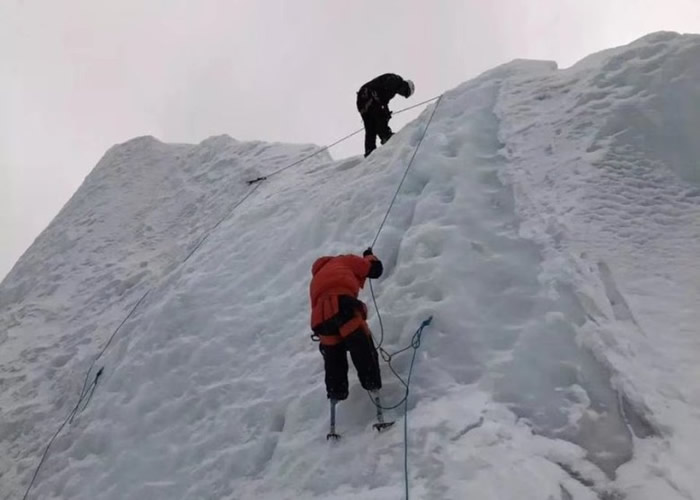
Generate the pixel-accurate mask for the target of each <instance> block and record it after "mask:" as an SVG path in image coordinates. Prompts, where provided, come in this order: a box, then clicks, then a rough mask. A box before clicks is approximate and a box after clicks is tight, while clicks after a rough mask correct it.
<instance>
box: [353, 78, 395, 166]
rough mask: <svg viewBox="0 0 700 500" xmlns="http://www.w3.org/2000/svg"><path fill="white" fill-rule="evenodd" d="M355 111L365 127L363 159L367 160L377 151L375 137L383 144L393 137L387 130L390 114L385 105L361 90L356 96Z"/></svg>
mask: <svg viewBox="0 0 700 500" xmlns="http://www.w3.org/2000/svg"><path fill="white" fill-rule="evenodd" d="M357 110H358V111H359V112H360V116H362V121H363V123H364V125H365V158H367V157H368V156H369V154H370V153H371V152H372V151H374V150H375V149H377V136H379V139H380V140H381V142H382V144H384V143H385V142H386V141H388V140H389V138H390V137H391V136H392V135H393V132H392V131H391V128H389V119H390V118H391V112H389V108H387V107H386V106H385V105H382V104H381V103H379V102H377V101H376V100H374V98H373V97H372V96H371V93H370V92H369V91H362V90H360V92H359V93H358V94H357Z"/></svg>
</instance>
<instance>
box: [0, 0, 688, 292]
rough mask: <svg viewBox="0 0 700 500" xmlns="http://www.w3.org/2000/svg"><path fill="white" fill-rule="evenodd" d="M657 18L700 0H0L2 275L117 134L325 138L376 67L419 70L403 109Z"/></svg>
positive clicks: (340, 127)
mask: <svg viewBox="0 0 700 500" xmlns="http://www.w3.org/2000/svg"><path fill="white" fill-rule="evenodd" d="M659 30H672V31H679V32H694V33H697V32H700V1H697V0H423V1H411V0H362V1H360V0H353V1H344V0H287V1H284V0H189V1H186V0H0V279H1V278H2V277H4V275H5V274H6V273H7V272H8V271H9V270H10V268H11V267H12V265H13V264H14V262H15V261H16V260H17V259H18V258H19V256H20V255H21V254H22V252H24V250H25V249H26V248H27V247H28V246H29V245H30V244H31V243H32V241H33V240H34V238H35V237H36V236H37V235H38V234H39V232H40V231H41V230H42V229H43V228H44V227H46V225H47V224H48V223H49V222H50V220H51V219H52V218H53V217H54V216H55V215H56V213H57V212H58V210H59V209H60V208H61V207H62V206H63V204H64V203H65V202H66V201H68V199H69V198H70V196H71V195H72V194H73V192H74V191H75V190H76V189H77V188H78V186H79V185H80V183H81V182H82V180H83V178H84V177H85V176H86V175H87V174H88V173H89V171H90V170H91V169H92V167H93V166H94V165H95V164H96V163H97V161H98V160H99V159H100V157H101V156H102V154H103V153H104V152H105V150H106V149H107V148H108V147H110V146H111V145H113V144H115V143H119V142H124V141H126V140H128V139H130V138H132V137H135V136H139V135H145V134H150V135H154V136H156V137H157V138H159V139H161V140H164V141H171V142H199V141H201V140H203V139H205V138H206V137H208V136H210V135H216V134H224V133H225V134H229V135H231V136H232V137H234V138H236V139H242V140H245V139H259V140H269V141H285V142H305V143H310V142H311V143H316V144H320V145H323V144H328V143H330V142H332V141H334V140H336V139H337V138H339V137H342V136H343V135H345V134H347V133H349V132H351V131H353V130H356V129H357V128H359V127H361V121H360V119H359V116H358V115H357V112H356V110H355V92H356V90H357V88H358V87H359V86H360V85H361V84H362V83H364V82H365V81H366V80H369V79H371V78H373V77H374V76H376V75H378V74H381V73H384V72H387V71H392V72H397V73H399V74H401V75H402V76H404V77H406V78H411V79H413V80H414V81H415V83H416V94H415V96H414V97H412V98H411V99H410V100H408V101H404V100H403V99H402V98H400V97H397V98H396V99H395V100H394V101H392V108H393V109H399V108H401V107H404V106H406V105H410V104H411V103H412V102H419V101H421V100H424V99H427V98H430V97H433V96H435V95H438V94H440V93H441V92H443V91H444V90H448V89H450V88H452V87H454V86H456V85H458V84H459V83H461V82H463V81H465V80H468V79H470V78H472V77H474V76H476V75H477V74H478V73H480V72H482V71H484V70H486V69H489V68H491V67H493V66H496V65H498V64H501V63H503V62H507V61H509V60H511V59H514V58H530V59H547V60H555V61H557V62H558V63H559V65H560V67H566V66H570V65H571V64H573V63H574V62H576V61H577V60H578V59H581V58H582V57H584V56H586V55H588V54H590V53H592V52H595V51H598V50H601V49H604V48H608V47H611V46H616V45H622V44H625V43H628V42H630V41H632V40H634V39H636V38H638V37H640V36H643V35H645V34H647V33H649V32H652V31H659ZM408 115H410V113H406V115H405V116H402V117H401V120H399V119H398V117H397V119H395V120H394V122H393V123H392V125H394V128H395V129H396V128H398V126H399V125H400V124H401V122H402V121H405V120H406V119H409V118H412V116H408ZM413 116H414V115H413ZM361 150H362V145H361V139H359V138H358V140H357V141H356V142H353V143H352V144H349V145H346V146H344V147H343V148H342V149H339V150H337V151H333V152H332V153H333V154H334V155H335V156H336V157H339V156H347V155H349V154H358V153H361Z"/></svg>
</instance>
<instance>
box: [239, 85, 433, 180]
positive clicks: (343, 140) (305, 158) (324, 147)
mask: <svg viewBox="0 0 700 500" xmlns="http://www.w3.org/2000/svg"><path fill="white" fill-rule="evenodd" d="M441 97H442V94H440V95H439V96H436V97H432V98H430V99H426V100H425V101H422V102H419V103H418V104H414V105H413V106H408V107H407V108H403V109H400V110H398V111H394V112H393V113H392V114H393V115H398V114H401V113H403V112H404V111H409V110H411V109H414V108H417V107H418V106H422V105H423V104H427V103H429V102H433V101H434V100H436V99H440V98H441ZM364 129H365V128H364V127H362V128H361V129H358V130H355V131H354V132H351V133H350V134H348V135H346V136H345V137H341V138H340V139H338V140H337V141H335V142H333V143H331V144H329V145H328V146H323V147H322V148H321V149H318V150H316V151H314V152H313V153H311V154H309V155H306V156H304V157H303V158H300V159H299V160H297V161H295V162H294V163H292V164H290V165H287V166H286V167H282V168H280V169H278V170H275V171H274V172H272V173H269V174H267V175H263V176H260V177H258V178H257V179H251V180H249V181H247V182H248V184H256V183H259V182H262V181H265V180H267V179H269V178H270V177H272V176H274V175H277V174H279V173H282V172H284V171H285V170H288V169H290V168H292V167H296V166H297V165H299V164H300V163H304V162H305V161H306V160H308V159H310V158H313V157H314V156H316V155H318V154H320V153H323V152H324V151H328V150H329V149H331V148H332V147H333V146H337V145H338V144H340V143H341V142H345V141H347V140H348V139H350V138H351V137H353V136H356V135H357V134H359V133H360V132H362V131H363V130H364Z"/></svg>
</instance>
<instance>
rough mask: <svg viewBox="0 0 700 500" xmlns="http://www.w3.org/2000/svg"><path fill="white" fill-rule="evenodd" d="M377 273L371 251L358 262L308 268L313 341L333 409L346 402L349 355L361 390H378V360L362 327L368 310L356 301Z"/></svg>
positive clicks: (346, 259)
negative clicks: (361, 290)
mask: <svg viewBox="0 0 700 500" xmlns="http://www.w3.org/2000/svg"><path fill="white" fill-rule="evenodd" d="M382 271H383V266H382V263H381V261H380V260H379V259H378V258H377V257H375V256H374V255H373V254H372V249H371V248H368V249H367V250H365V251H364V252H363V254H362V257H360V256H359V255H338V256H334V257H321V258H319V259H317V260H316V262H314V264H313V266H312V268H311V273H312V275H313V278H312V279H311V285H310V287H309V292H310V296H311V329H312V330H313V332H314V335H313V336H312V338H314V339H318V340H319V342H320V346H319V348H320V351H321V354H322V355H323V365H324V369H325V374H326V375H325V380H326V393H327V396H328V399H330V400H331V402H332V403H334V402H336V401H342V400H344V399H346V398H347V397H348V360H347V352H348V351H349V352H350V357H351V358H352V362H353V364H354V365H355V369H356V370H357V375H358V377H359V379H360V384H362V387H364V388H365V389H366V390H368V391H378V390H379V389H380V388H381V387H382V379H381V374H380V372H379V359H378V356H377V351H376V349H375V346H374V342H373V341H372V334H371V332H370V330H369V327H368V326H367V322H366V319H367V306H365V304H364V303H363V302H362V301H360V300H358V298H357V295H358V293H359V292H360V289H361V288H363V287H364V284H365V280H366V279H367V278H371V279H376V278H379V277H380V276H381V275H382Z"/></svg>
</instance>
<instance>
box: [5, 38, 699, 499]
mask: <svg viewBox="0 0 700 500" xmlns="http://www.w3.org/2000/svg"><path fill="white" fill-rule="evenodd" d="M698 60H700V38H699V37H696V36H681V35H677V34H673V33H657V34H653V35H649V36H647V37H644V38H643V39H640V40H638V41H636V42H634V43H632V44H630V45H628V46H626V47H619V48H616V49H612V50H610V51H606V52H604V53H601V54H598V55H594V56H591V57H589V58H586V59H585V60H584V61H582V62H580V63H579V64H577V65H575V66H573V67H572V68H569V69H565V70H558V69H557V67H556V64H554V63H551V62H542V61H514V62H512V63H509V64H507V65H503V66H501V67H498V68H495V69H493V70H491V71H489V72H487V73H485V74H483V75H481V76H480V77H479V78H476V79H474V80H472V81H470V82H467V83H465V84H463V85H461V86H459V87H457V88H456V89H454V90H451V91H449V92H446V93H445V94H444V96H443V98H442V99H441V101H440V103H439V106H437V107H436V106H435V105H433V106H430V107H429V108H428V109H427V110H426V111H425V112H424V113H423V114H422V115H421V116H420V117H419V118H418V119H417V120H416V121H414V122H413V123H410V124H409V125H407V126H406V127H405V128H404V129H403V130H401V131H400V132H398V133H397V134H396V135H395V136H394V137H393V138H392V139H391V141H389V143H388V144H386V145H385V146H383V147H381V148H380V149H378V150H377V151H376V152H374V153H373V154H372V155H371V156H370V157H369V158H368V159H367V160H365V161H362V160H361V159H360V158H350V159H346V160H342V161H333V160H331V159H330V157H328V156H327V155H323V156H321V155H319V156H318V157H314V158H313V159H311V160H309V161H308V162H304V163H302V164H300V165H299V166H298V168H296V167H295V169H294V171H289V172H286V173H285V174H283V175H280V176H276V177H275V178H274V179H270V180H269V181H267V182H265V183H263V184H260V185H259V187H257V188H256V190H255V192H254V193H253V194H252V195H251V196H250V197H249V198H248V199H247V200H246V202H245V204H244V205H241V206H240V209H237V210H236V211H234V212H233V213H232V214H231V216H230V217H227V218H225V215H226V214H228V212H229V211H230V209H231V207H232V206H234V205H235V203H236V202H237V201H239V200H241V199H242V198H243V197H244V196H245V195H246V194H247V193H249V192H250V189H251V188H250V186H248V185H247V184H246V182H245V181H246V180H250V179H253V178H257V177H260V176H264V175H266V174H267V173H270V172H273V171H276V170H278V169H279V168H280V167H282V166H285V165H288V164H291V163H292V162H294V161H296V160H297V159H299V158H302V157H303V156H304V155H307V154H308V153H309V152H310V151H312V150H313V146H291V145H280V144H266V143H260V142H253V143H243V142H238V141H235V140H233V139H231V138H228V137H225V136H222V137H215V138H211V139H208V140H206V141H204V142H203V143H201V144H199V145H166V144H163V143H160V142H158V141H157V140H155V139H153V138H139V139H135V140H133V141H130V142H128V143H126V144H124V145H121V146H117V147H115V148H112V149H111V150H110V151H109V152H108V153H107V154H106V155H105V157H104V158H103V159H102V160H101V162H100V163H99V164H98V166H97V167H96V168H95V170H94V171H93V172H92V173H91V174H90V176H88V178H87V179H86V180H85V183H84V184H83V186H81V188H80V190H79V191H78V192H77V193H76V195H75V196H74V197H73V199H71V201H70V202H69V203H68V204H67V205H66V207H64V209H63V210H62V211H61V213H60V214H59V215H58V216H57V218H56V219H55V220H54V222H52V224H51V226H50V227H49V228H47V230H46V231H45V232H44V233H43V234H42V235H41V236H40V237H39V238H38V239H37V241H36V242H35V244H34V245H33V246H32V248H30V250H29V251H28V252H27V254H25V256H23V258H22V259H21V260H20V262H18V264H17V265H16V266H15V268H14V269H13V271H12V272H11V273H10V275H8V277H7V278H6V280H5V281H4V282H3V283H2V285H1V286H0V305H2V307H1V308H0V311H2V312H1V313H0V327H1V328H0V343H1V344H2V347H3V348H2V350H0V388H1V389H2V390H1V392H0V408H2V410H0V411H2V418H0V498H16V497H17V496H19V495H21V494H22V493H23V492H24V488H25V487H26V485H27V484H28V481H29V479H30V477H31V474H32V472H33V467H34V466H35V465H36V461H37V457H38V456H39V454H40V452H41V451H42V450H43V448H42V447H43V446H44V445H45V442H46V437H47V436H50V435H51V433H52V432H54V430H55V428H56V427H57V426H58V425H59V424H60V422H61V420H62V418H64V417H65V415H66V414H67V413H68V411H69V410H70V408H72V406H73V405H74V404H75V399H73V398H72V397H70V396H69V395H77V393H78V392H79V391H80V384H82V379H80V378H79V377H80V374H81V373H84V369H86V368H87V366H88V365H89V363H90V361H91V360H92V356H94V354H95V352H97V351H98V348H99V347H100V346H101V345H103V342H104V341H105V340H106V339H107V338H108V336H109V334H110V333H111V332H112V331H113V329H114V327H116V325H117V324H118V323H119V322H120V321H121V320H122V319H123V318H124V316H125V315H126V313H127V312H128V310H129V309H128V308H129V306H130V305H132V304H133V303H134V302H135V301H136V299H138V297H140V296H141V295H142V294H143V293H144V292H145V290H149V289H150V290H152V291H151V292H150V293H149V295H148V297H147V298H146V299H145V300H144V302H143V304H142V306H141V307H139V308H138V309H137V310H136V311H135V312H134V314H133V316H132V317H131V318H130V320H129V321H128V322H126V323H125V324H124V326H123V328H122V330H120V332H119V335H118V336H116V337H115V338H114V341H113V342H112V344H111V345H110V346H109V349H107V350H106V351H105V353H104V356H103V358H102V359H101V360H100V365H104V367H105V371H104V375H103V376H102V379H101V381H100V383H99V386H98V387H97V388H96V390H95V394H94V396H93V398H92V400H91V401H90V404H89V406H88V407H87V408H85V410H84V411H82V412H81V413H79V414H78V415H77V417H76V419H75V420H74V423H73V424H72V425H71V426H70V427H69V428H67V429H66V430H65V431H64V432H63V433H62V434H61V435H60V436H59V437H58V438H57V440H56V442H55V446H54V448H53V449H52V452H51V454H50V455H49V457H48V458H47V460H46V463H45V464H44V467H43V468H42V470H41V473H40V474H39V477H38V478H37V483H36V485H35V486H34V488H33V489H32V493H31V494H30V498H42V499H43V498H48V499H51V498H75V499H81V498H86V499H87V498H90V499H92V498H95V497H97V498H101V499H102V498H104V499H112V498H113V499H121V498H136V499H141V498H143V499H146V498H148V499H159V498H162V499H166V498H167V499H169V500H170V499H173V498H231V499H248V498H251V499H252V498H276V499H286V498H288V499H292V498H294V499H297V498H340V499H344V498H348V499H349V498H370V499H378V500H380V499H389V498H392V499H393V498H400V497H401V495H402V494H403V477H402V474H403V438H402V436H401V435H400V433H399V432H393V431H390V432H386V433H384V434H381V435H379V436H375V435H374V434H373V433H372V430H371V423H372V421H371V415H372V414H373V407H372V403H371V402H370V401H369V400H368V399H367V397H366V394H365V393H364V391H362V389H361V388H360V387H359V384H357V383H355V381H354V378H352V377H351V391H350V396H349V398H348V400H347V401H345V402H343V403H342V404H341V405H340V406H339V408H338V410H339V415H338V429H339V431H340V432H341V433H342V434H343V435H344V439H343V441H342V444H340V445H339V446H332V445H329V443H327V442H326V441H325V439H324V436H325V432H326V427H325V426H326V423H327V422H326V419H327V402H326V400H325V398H324V390H323V380H322V379H323V375H322V364H321V359H320V355H319V353H318V352H317V351H316V348H315V345H314V344H311V343H310V342H309V340H308V325H307V323H308V303H307V301H308V299H307V293H308V292H307V287H308V280H309V277H310V273H309V270H310V266H311V263H312V262H313V261H314V259H315V258H316V257H318V256H319V255H321V254H333V253H340V252H342V253H345V252H351V251H355V252H359V251H361V250H362V249H364V248H365V247H367V246H368V245H369V244H370V243H371V241H372V238H373V236H374V235H375V232H376V230H377V228H378V227H380V223H382V220H383V217H384V215H385V213H386V210H387V206H388V205H389V202H390V200H391V199H392V196H393V194H394V191H395V190H396V187H397V185H398V184H399V182H400V181H401V179H402V178H403V175H404V172H405V171H406V165H407V164H408V162H409V160H410V159H411V158H412V156H413V155H414V154H415V163H414V165H413V167H412V168H411V171H410V172H409V174H408V175H407V176H406V177H405V182H404V184H403V186H402V187H401V190H400V193H399V195H398V197H397V198H396V201H395V205H394V206H393V208H392V210H391V212H390V214H389V216H388V218H387V219H386V225H385V226H384V229H383V231H382V232H381V234H380V235H379V238H378V240H377V242H376V245H375V253H376V254H377V255H378V256H379V257H380V258H381V259H382V260H383V261H384V264H385V274H384V276H383V277H382V279H380V280H378V281H377V282H376V283H375V291H376V295H377V300H378V302H379V307H380V308H381V311H382V318H383V322H384V326H385V329H386V340H385V345H386V347H387V349H388V350H390V351H391V350H394V349H395V348H398V347H404V346H406V345H408V344H409V342H410V339H411V336H412V335H413V332H414V331H415V327H416V325H417V324H419V323H420V321H422V320H423V319H424V318H426V317H428V316H431V315H432V316H433V317H434V320H433V324H432V325H431V327H430V330H429V331H428V332H426V335H425V336H424V338H423V342H422V345H421V351H420V352H419V354H418V355H417V357H416V361H415V363H416V369H415V372H414V374H413V378H412V383H411V397H410V398H409V400H408V406H407V411H408V412H409V414H410V421H409V432H410V447H409V455H408V460H409V463H410V471H411V477H410V478H409V481H410V484H411V488H412V490H411V494H412V497H413V498H426V499H428V498H430V499H433V498H445V499H461V498H479V499H486V500H489V499H497V498H524V499H533V500H534V499H542V498H548V499H549V498H551V499H575V500H589V499H613V498H635V499H637V498H640V499H652V498H653V499H658V498H664V499H675V498H678V499H688V498H697V497H698V496H697V494H696V493H695V492H696V491H698V487H699V486H700V484H699V483H698V479H697V477H698V476H697V474H696V473H695V472H696V469H697V467H696V465H695V462H696V456H695V455H696V452H695V450H697V449H698V445H699V444H700V443H698V441H697V439H698V438H697V437H696V436H698V435H700V434H698V432H697V430H698V428H700V422H698V417H697V415H700V412H699V411H698V409H699V406H700V385H699V383H698V380H700V378H699V377H698V372H697V368H696V365H697V363H695V359H696V355H697V353H698V352H700V345H698V341H697V339H696V336H695V335H694V328H695V327H694V325H695V324H697V323H698V320H700V318H698V316H697V315H698V313H697V312H696V308H695V304H696V303H697V299H699V298H700V287H699V286H698V283H700V275H699V274H698V268H697V264H696V262H697V257H698V254H697V250H696V249H697V243H698V241H700V225H699V224H700V222H698V221H700V211H699V209H700V197H699V196H697V195H698V182H700V180H699V179H700V178H698V177H697V176H698V173H699V172H700V169H698V166H697V162H696V161H695V158H697V154H696V153H697V152H698V151H697V141H694V136H693V134H694V130H697V127H696V125H697V124H699V123H700V115H698V114H697V113H700V111H696V107H693V106H688V105H684V104H685V103H687V102H691V100H692V99H694V98H696V97H698V92H700V84H698V83H697V82H698V81H700V79H699V78H697V77H698V76H700V75H698V71H700V67H699V66H698V64H697V62H696V61H698ZM433 112H434V113H435V115H434V116H435V117H434V122H433V123H432V124H431V126H430V130H429V131H428V133H427V134H426V135H425V139H424V141H423V144H422V145H421V147H420V150H418V152H417V153H416V147H417V146H418V144H419V143H420V141H421V137H422V134H423V131H424V130H425V125H426V123H427V121H428V118H429V116H430V114H431V113H433ZM222 219H223V222H221V223H220V224H218V222H219V221H221V220H222ZM217 224H218V226H217V229H216V231H214V232H212V233H210V235H209V236H208V238H207V239H206V241H205V242H204V244H202V245H201V246H200V247H199V249H198V251H197V252H196V253H194V254H193V255H192V257H191V258H189V260H187V262H186V263H184V264H182V261H183V260H184V259H185V258H186V256H187V255H188V254H189V253H190V252H191V251H192V249H193V248H195V247H196V246H197V244H198V242H200V241H201V237H202V235H204V234H207V231H208V230H210V229H211V228H212V227H213V226H214V225H217ZM366 298H367V297H365V299H366ZM376 321H377V320H376V317H372V318H371V324H372V327H373V329H375V330H377V327H378V325H377V323H376ZM409 364H410V355H408V356H398V357H397V358H395V360H394V365H395V367H396V369H397V371H398V372H399V373H400V374H405V373H406V371H407V370H408V368H409ZM76 374H77V375H76ZM383 374H384V389H383V393H384V398H385V402H386V404H388V405H390V404H391V403H392V402H395V401H397V400H398V399H400V397H401V394H402V392H403V386H401V384H400V383H399V382H398V381H397V380H395V379H394V378H393V377H391V376H390V373H389V372H388V370H387V369H386V368H385V367H383ZM395 416H396V417H397V418H401V415H400V414H398V415H395Z"/></svg>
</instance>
